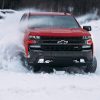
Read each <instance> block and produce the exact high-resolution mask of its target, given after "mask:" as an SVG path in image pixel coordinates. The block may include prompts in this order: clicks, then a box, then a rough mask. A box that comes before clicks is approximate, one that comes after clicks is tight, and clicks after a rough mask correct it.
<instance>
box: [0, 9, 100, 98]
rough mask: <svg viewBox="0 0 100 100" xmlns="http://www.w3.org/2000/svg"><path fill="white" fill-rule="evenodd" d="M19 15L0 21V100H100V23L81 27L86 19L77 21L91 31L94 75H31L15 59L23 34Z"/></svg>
mask: <svg viewBox="0 0 100 100" xmlns="http://www.w3.org/2000/svg"><path fill="white" fill-rule="evenodd" d="M22 14H23V12H22V11H21V12H15V13H14V14H6V17H5V19H3V20H0V100H67V99H68V100H100V67H99V65H100V61H99V60H100V54H99V51H100V45H99V37H100V33H99V31H100V20H95V19H94V20H93V19H92V20H91V21H90V22H87V21H85V23H84V24H83V22H84V21H83V20H84V19H83V18H85V17H82V18H80V20H79V21H80V22H82V25H91V26H92V28H93V30H92V32H91V33H92V35H93V39H94V42H95V48H96V49H95V54H96V57H97V60H98V69H97V71H96V73H95V74H85V75H81V74H76V75H73V74H71V75H70V74H55V73H54V74H42V73H41V74H33V73H32V72H28V71H27V69H25V68H24V67H23V66H22V64H21V61H20V57H19V56H18V52H20V51H24V48H23V43H22V41H23V34H22V33H21V32H20V31H19V20H20V17H21V16H22ZM90 16H91V15H90ZM88 17H89V15H88Z"/></svg>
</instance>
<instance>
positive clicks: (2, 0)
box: [0, 0, 100, 15]
mask: <svg viewBox="0 0 100 100" xmlns="http://www.w3.org/2000/svg"><path fill="white" fill-rule="evenodd" d="M0 5H1V6H0V8H1V9H4V8H5V9H9V8H10V9H19V8H36V9H41V10H46V11H64V10H65V9H66V10H67V11H71V12H72V13H74V14H76V15H81V14H85V13H88V12H92V11H95V10H99V12H100V0H0ZM99 12H98V13H99Z"/></svg>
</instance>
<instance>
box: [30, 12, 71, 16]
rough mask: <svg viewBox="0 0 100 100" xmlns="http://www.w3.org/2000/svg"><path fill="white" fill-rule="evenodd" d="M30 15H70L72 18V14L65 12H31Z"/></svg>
mask: <svg viewBox="0 0 100 100" xmlns="http://www.w3.org/2000/svg"><path fill="white" fill-rule="evenodd" d="M29 14H30V15H68V16H71V14H70V13H64V12H30V13H29Z"/></svg>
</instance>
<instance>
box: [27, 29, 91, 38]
mask: <svg viewBox="0 0 100 100" xmlns="http://www.w3.org/2000/svg"><path fill="white" fill-rule="evenodd" d="M28 33H29V34H30V35H32V36H62V37H70V36H71V37H76V36H77V37H78V36H79V37H80V36H90V33H89V32H88V31H85V30H83V29H82V28H74V29H68V28H67V29H65V28H62V29H59V28H49V29H48V28H35V29H30V30H28Z"/></svg>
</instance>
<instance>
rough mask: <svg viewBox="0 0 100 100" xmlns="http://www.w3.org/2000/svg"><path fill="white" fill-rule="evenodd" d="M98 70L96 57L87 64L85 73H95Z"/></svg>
mask: <svg viewBox="0 0 100 100" xmlns="http://www.w3.org/2000/svg"><path fill="white" fill-rule="evenodd" d="M96 69H97V59H96V57H94V58H93V60H92V61H91V62H89V63H88V64H87V68H86V69H85V72H86V73H95V71H96Z"/></svg>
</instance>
